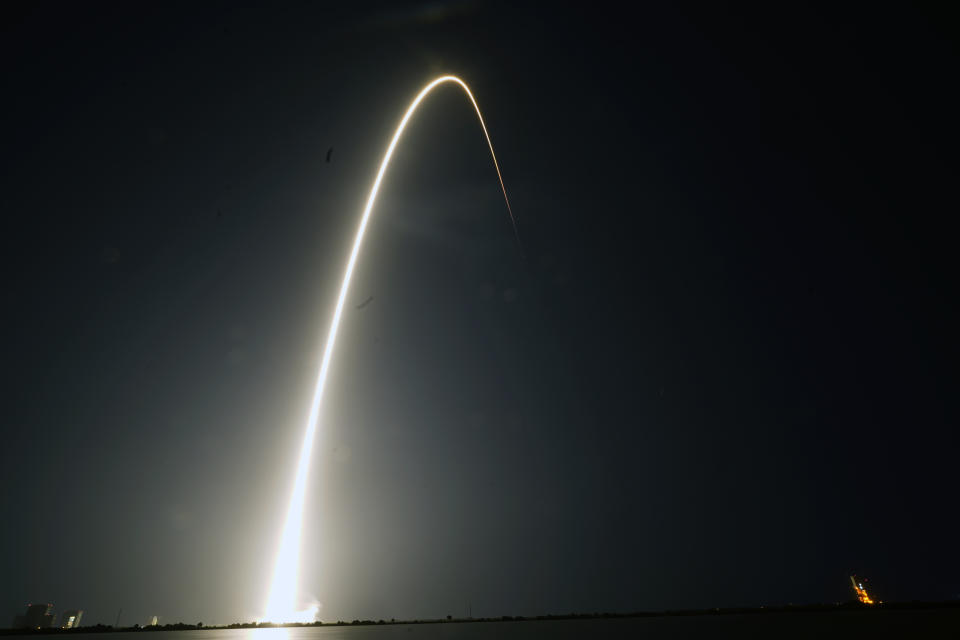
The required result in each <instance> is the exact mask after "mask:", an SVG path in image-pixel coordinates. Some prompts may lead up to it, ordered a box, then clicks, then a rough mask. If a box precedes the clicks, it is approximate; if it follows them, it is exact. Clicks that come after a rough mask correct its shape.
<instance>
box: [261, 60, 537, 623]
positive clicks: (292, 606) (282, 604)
mask: <svg viewBox="0 0 960 640" xmlns="http://www.w3.org/2000/svg"><path fill="white" fill-rule="evenodd" d="M447 82H453V83H456V84H458V85H459V86H460V88H462V89H463V91H464V93H466V94H467V97H468V98H469V99H470V103H471V104H472V105H473V108H474V110H475V111H476V112H477V119H479V121H480V126H481V128H482V129H483V135H484V136H485V137H486V139H487V146H488V147H489V148H490V157H491V158H493V166H494V168H495V169H496V171H497V178H498V179H499V180H500V189H501V190H502V191H503V200H504V202H505V203H506V205H507V212H508V213H509V214H510V222H511V224H512V225H513V233H514V236H515V237H516V239H517V245H518V246H519V247H520V250H521V253H522V251H523V246H522V245H521V244H520V234H519V233H518V232H517V223H516V219H515V218H514V216H513V210H512V209H511V208H510V200H509V198H507V188H506V187H505V186H504V184H503V176H502V175H501V173H500V165H499V164H498V163H497V155H496V154H495V153H494V151H493V143H492V142H491V141H490V134H489V133H488V132H487V125H486V124H485V123H484V121H483V116H482V115H481V114H480V107H479V106H478V105H477V101H476V100H475V99H474V97H473V94H472V93H471V92H470V89H469V87H467V85H466V83H465V82H464V81H463V80H461V79H460V78H458V77H456V76H441V77H439V78H437V79H435V80H433V81H432V82H430V83H429V84H428V85H427V86H426V87H424V88H423V89H422V90H421V91H420V93H419V94H417V97H416V98H414V100H413V102H412V103H410V106H409V107H408V108H407V111H406V113H405V114H404V116H403V119H402V120H401V121H400V124H399V125H398V126H397V129H396V131H395V132H394V134H393V139H392V140H390V145H389V146H388V147H387V151H386V153H385V154H384V156H383V160H382V161H381V163H380V170H379V171H378V172H377V177H376V179H375V180H374V181H373V187H372V188H371V189H370V195H369V196H368V198H367V204H366V206H365V207H364V209H363V216H362V217H361V219H360V227H359V228H358V229H357V235H356V237H355V238H354V241H353V250H352V251H351V252H350V258H349V260H347V268H346V271H345V273H344V276H343V283H342V284H341V285H340V295H339V296H338V297H337V306H336V309H335V311H334V313H333V321H332V323H331V324H330V332H329V333H328V334H327V343H326V346H325V347H324V350H323V360H322V361H321V364H320V375H319V377H318V378H317V385H316V389H315V391H314V394H313V402H312V404H311V405H310V415H309V417H308V418H307V429H306V434H305V435H304V438H303V446H302V447H301V449H300V457H299V459H298V462H297V474H296V476H295V480H294V484H293V493H292V495H291V496H290V506H289V507H288V509H287V516H286V520H285V523H284V526H283V534H282V535H281V538H280V548H279V551H278V552H277V559H276V565H275V568H274V572H273V582H272V583H271V587H270V597H269V599H268V601H267V608H266V615H265V616H264V618H263V619H264V620H269V621H271V622H312V621H313V620H314V617H315V615H316V612H317V607H316V606H314V607H312V608H308V609H306V610H300V611H298V610H297V602H296V595H297V580H298V567H299V556H300V532H301V528H302V524H303V507H304V498H305V496H306V487H307V476H308V473H309V468H310V456H311V453H312V451H313V443H314V439H315V436H316V432H317V422H318V419H319V416H320V404H321V401H322V399H323V389H324V386H325V385H326V381H327V374H328V372H329V370H330V360H331V357H332V356H333V347H334V344H335V343H336V339H337V331H338V329H339V328H340V318H341V315H342V314H343V307H344V304H345V302H346V299H347V291H348V290H349V289H350V278H351V277H352V275H353V269H354V266H355V265H356V263H357V257H358V256H359V254H360V245H361V244H362V242H363V235H364V233H365V232H366V229H367V223H368V222H369V221H370V214H371V212H372V211H373V205H374V203H375V202H376V199H377V192H378V191H379V190H380V183H381V182H382V180H383V176H384V174H385V173H386V171H387V166H389V164H390V158H391V157H392V156H393V152H394V149H396V146H397V142H398V141H399V140H400V136H401V135H402V134H403V130H404V129H405V128H406V126H407V123H408V122H409V121H410V118H411V117H412V116H413V114H414V112H415V111H416V110H417V107H418V106H419V105H420V102H421V101H423V99H424V98H425V97H427V95H428V94H429V93H430V92H431V91H433V89H434V88H435V87H437V86H438V85H441V84H444V83H447Z"/></svg>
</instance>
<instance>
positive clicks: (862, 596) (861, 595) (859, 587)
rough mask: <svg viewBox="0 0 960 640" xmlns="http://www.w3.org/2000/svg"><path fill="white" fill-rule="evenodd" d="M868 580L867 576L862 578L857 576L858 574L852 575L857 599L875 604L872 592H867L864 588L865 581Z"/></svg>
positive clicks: (851, 581) (851, 580)
mask: <svg viewBox="0 0 960 640" xmlns="http://www.w3.org/2000/svg"><path fill="white" fill-rule="evenodd" d="M865 581H866V578H864V579H863V580H860V579H859V578H857V576H856V574H854V575H852V576H850V584H852V585H853V590H854V591H855V592H856V593H857V600H859V601H860V602H862V603H863V604H873V599H872V598H871V597H870V594H868V593H867V590H866V589H864V588H863V583H864V582H865Z"/></svg>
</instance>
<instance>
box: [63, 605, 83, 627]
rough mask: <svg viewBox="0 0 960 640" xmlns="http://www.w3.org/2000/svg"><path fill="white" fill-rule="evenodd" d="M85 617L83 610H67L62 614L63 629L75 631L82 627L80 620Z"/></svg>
mask: <svg viewBox="0 0 960 640" xmlns="http://www.w3.org/2000/svg"><path fill="white" fill-rule="evenodd" d="M82 617H83V609H67V610H66V611H64V612H63V613H61V614H60V628H61V629H75V628H77V627H79V626H80V618H82Z"/></svg>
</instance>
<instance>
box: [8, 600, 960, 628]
mask: <svg viewBox="0 0 960 640" xmlns="http://www.w3.org/2000/svg"><path fill="white" fill-rule="evenodd" d="M921 609H960V601H958V600H949V601H944V602H919V601H915V602H882V603H878V604H875V605H865V604H861V603H860V602H857V601H852V602H843V603H836V604H803V605H777V606H770V607H732V608H723V609H721V608H715V609H678V610H666V611H632V612H626V613H625V612H592V613H563V614H547V615H539V616H498V617H487V618H454V617H453V616H447V617H445V618H435V619H417V620H396V619H394V618H391V619H390V620H383V619H381V620H359V619H358V620H352V621H350V622H346V621H344V620H338V621H336V622H321V621H319V620H318V621H317V622H289V623H284V624H278V623H273V622H234V623H233V624H226V625H212V626H207V625H204V624H203V623H202V622H198V623H196V624H187V623H184V622H176V623H171V624H164V625H150V626H143V627H141V626H140V625H133V626H132V627H114V626H113V625H104V624H97V625H92V626H86V627H78V628H76V629H0V635H4V636H11V635H49V634H83V633H109V632H112V631H123V632H130V631H144V632H148V633H149V632H156V631H184V630H190V631H196V630H203V629H264V628H274V627H320V626H345V625H386V624H405V625H412V624H439V623H444V622H447V623H464V622H523V621H536V620H589V619H595V618H656V617H666V616H707V615H746V614H751V615H754V614H755V615H760V614H762V615H769V614H775V613H804V612H806V613H823V612H836V611H905V610H921Z"/></svg>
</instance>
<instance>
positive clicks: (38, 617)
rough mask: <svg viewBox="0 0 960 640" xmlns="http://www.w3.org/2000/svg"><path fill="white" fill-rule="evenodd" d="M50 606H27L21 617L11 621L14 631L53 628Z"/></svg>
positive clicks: (51, 606)
mask: <svg viewBox="0 0 960 640" xmlns="http://www.w3.org/2000/svg"><path fill="white" fill-rule="evenodd" d="M52 609H53V605H52V604H28V605H27V611H26V613H24V614H23V615H22V616H17V617H16V618H14V619H13V628H14V629H49V628H50V627H52V626H53V613H51V611H52Z"/></svg>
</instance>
